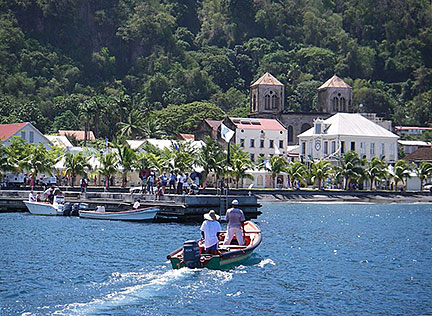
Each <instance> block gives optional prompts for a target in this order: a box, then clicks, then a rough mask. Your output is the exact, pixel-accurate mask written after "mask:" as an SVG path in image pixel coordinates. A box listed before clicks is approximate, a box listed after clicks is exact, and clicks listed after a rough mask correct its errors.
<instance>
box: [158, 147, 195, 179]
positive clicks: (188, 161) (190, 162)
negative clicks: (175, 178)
mask: <svg viewBox="0 0 432 316" xmlns="http://www.w3.org/2000/svg"><path fill="white" fill-rule="evenodd" d="M197 154H198V152H197V150H196V149H195V148H194V147H193V146H192V144H191V142H172V143H171V146H170V147H169V148H165V149H164V150H163V151H162V153H161V157H162V160H163V161H164V166H165V167H166V168H168V169H171V170H177V171H180V172H182V173H183V172H188V171H191V170H192V169H193V166H194V165H195V162H196V160H197V158H196V157H197Z"/></svg>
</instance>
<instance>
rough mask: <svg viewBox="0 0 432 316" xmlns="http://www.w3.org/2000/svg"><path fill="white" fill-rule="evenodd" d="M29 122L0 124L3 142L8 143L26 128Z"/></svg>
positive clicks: (0, 138) (0, 136) (0, 134)
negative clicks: (13, 136)
mask: <svg viewBox="0 0 432 316" xmlns="http://www.w3.org/2000/svg"><path fill="white" fill-rule="evenodd" d="M27 124H28V122H24V123H12V124H0V140H1V141H2V142H5V141H7V140H8V139H9V138H10V137H12V135H14V134H15V133H16V132H18V131H19V130H20V129H22V128H23V127H24V126H26V125H27Z"/></svg>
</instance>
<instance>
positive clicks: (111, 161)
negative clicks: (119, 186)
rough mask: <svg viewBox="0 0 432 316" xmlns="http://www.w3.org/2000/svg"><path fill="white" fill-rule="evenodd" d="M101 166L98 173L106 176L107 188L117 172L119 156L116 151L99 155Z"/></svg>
mask: <svg viewBox="0 0 432 316" xmlns="http://www.w3.org/2000/svg"><path fill="white" fill-rule="evenodd" d="M98 158H99V161H100V164H101V165H100V167H99V168H98V170H97V171H98V173H99V174H100V175H102V176H104V177H105V181H106V182H105V183H106V188H107V189H108V188H109V186H110V179H111V177H112V176H113V175H114V174H115V173H116V172H117V164H118V157H117V155H116V154H115V153H114V152H107V153H105V154H101V155H99V157H98Z"/></svg>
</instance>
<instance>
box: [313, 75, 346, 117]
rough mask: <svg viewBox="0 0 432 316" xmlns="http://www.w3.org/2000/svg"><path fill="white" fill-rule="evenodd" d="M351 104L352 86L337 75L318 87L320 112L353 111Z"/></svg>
mask: <svg viewBox="0 0 432 316" xmlns="http://www.w3.org/2000/svg"><path fill="white" fill-rule="evenodd" d="M351 104H352V88H351V86H350V85H348V84H347V83H345V82H344V81H343V80H342V79H341V78H339V77H338V76H336V75H334V76H333V77H331V78H330V79H329V80H327V81H326V82H325V83H324V84H323V85H322V86H321V87H319V88H318V104H317V110H318V112H321V113H329V114H334V113H338V112H351V111H352V106H351Z"/></svg>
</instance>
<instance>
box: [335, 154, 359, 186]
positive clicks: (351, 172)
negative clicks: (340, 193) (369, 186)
mask: <svg viewBox="0 0 432 316" xmlns="http://www.w3.org/2000/svg"><path fill="white" fill-rule="evenodd" d="M364 163H365V161H364V160H363V159H360V157H359V155H358V153H357V152H355V151H350V152H348V153H347V154H346V155H345V156H344V157H343V159H342V160H341V168H342V170H341V173H342V175H343V177H344V179H345V190H348V189H349V187H350V184H351V182H352V181H358V180H359V179H360V178H361V177H362V176H363V174H364V169H363V168H362V165H363V164H364Z"/></svg>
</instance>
